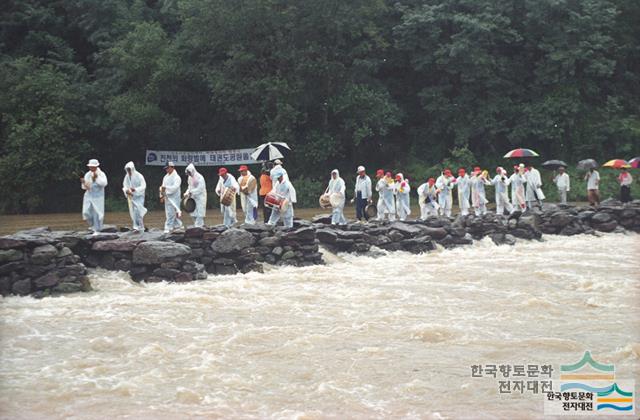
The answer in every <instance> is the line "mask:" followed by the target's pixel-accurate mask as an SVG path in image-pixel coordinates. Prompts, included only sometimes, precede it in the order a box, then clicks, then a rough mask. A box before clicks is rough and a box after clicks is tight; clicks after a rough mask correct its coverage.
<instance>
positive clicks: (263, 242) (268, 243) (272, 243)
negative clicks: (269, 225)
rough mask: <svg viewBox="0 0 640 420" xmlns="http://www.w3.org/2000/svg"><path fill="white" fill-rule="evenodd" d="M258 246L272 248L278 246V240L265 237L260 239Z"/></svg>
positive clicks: (272, 237) (273, 237)
mask: <svg viewBox="0 0 640 420" xmlns="http://www.w3.org/2000/svg"><path fill="white" fill-rule="evenodd" d="M258 245H260V246H267V247H269V248H273V247H275V246H278V245H280V239H279V238H277V237H275V236H267V237H266V238H262V239H260V240H259V241H258Z"/></svg>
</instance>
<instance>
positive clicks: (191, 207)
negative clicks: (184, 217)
mask: <svg viewBox="0 0 640 420" xmlns="http://www.w3.org/2000/svg"><path fill="white" fill-rule="evenodd" d="M195 209H196V200H194V199H193V198H191V197H185V198H184V200H182V210H184V211H186V212H187V213H193V212H194V211H195Z"/></svg>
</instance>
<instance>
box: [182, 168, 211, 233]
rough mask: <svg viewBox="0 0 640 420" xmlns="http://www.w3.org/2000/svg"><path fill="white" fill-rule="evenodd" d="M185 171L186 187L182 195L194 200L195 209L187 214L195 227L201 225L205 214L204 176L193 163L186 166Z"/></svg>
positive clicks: (205, 193)
mask: <svg viewBox="0 0 640 420" xmlns="http://www.w3.org/2000/svg"><path fill="white" fill-rule="evenodd" d="M186 173H187V174H188V175H187V184H188V188H187V191H186V192H185V193H184V195H185V196H189V197H191V198H193V199H194V200H195V202H196V209H195V210H194V211H193V212H192V213H189V215H190V216H191V218H193V220H194V226H195V227H202V226H204V218H205V217H206V215H207V184H206V182H205V180H204V176H202V174H201V173H200V172H198V171H197V170H196V167H195V166H194V165H193V163H190V164H189V166H187V169H186Z"/></svg>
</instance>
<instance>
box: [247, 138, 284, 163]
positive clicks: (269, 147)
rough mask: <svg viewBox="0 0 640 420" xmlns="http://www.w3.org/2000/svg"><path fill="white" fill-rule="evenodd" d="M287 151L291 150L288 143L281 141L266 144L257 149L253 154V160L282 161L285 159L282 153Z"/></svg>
mask: <svg viewBox="0 0 640 420" xmlns="http://www.w3.org/2000/svg"><path fill="white" fill-rule="evenodd" d="M285 150H291V148H290V147H289V145H287V143H282V142H279V141H274V142H269V143H264V144H261V145H260V146H258V147H256V148H255V150H254V151H253V153H251V158H252V159H253V160H257V161H267V160H274V159H280V158H282V157H284V156H283V155H282V153H284V151H285Z"/></svg>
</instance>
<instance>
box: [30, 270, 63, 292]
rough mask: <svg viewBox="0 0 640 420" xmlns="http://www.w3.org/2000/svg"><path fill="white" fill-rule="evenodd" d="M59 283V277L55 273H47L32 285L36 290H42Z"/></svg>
mask: <svg viewBox="0 0 640 420" xmlns="http://www.w3.org/2000/svg"><path fill="white" fill-rule="evenodd" d="M59 281H60V277H58V275H57V274H56V273H47V274H45V275H44V276H42V277H38V278H37V279H35V280H34V282H33V283H34V285H35V286H36V288H38V289H44V288H46V287H53V286H55V285H56V284H58V282H59Z"/></svg>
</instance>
